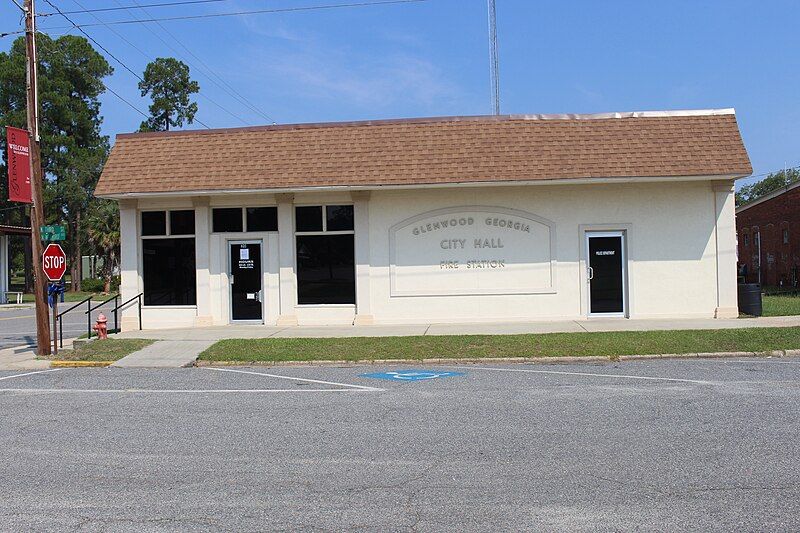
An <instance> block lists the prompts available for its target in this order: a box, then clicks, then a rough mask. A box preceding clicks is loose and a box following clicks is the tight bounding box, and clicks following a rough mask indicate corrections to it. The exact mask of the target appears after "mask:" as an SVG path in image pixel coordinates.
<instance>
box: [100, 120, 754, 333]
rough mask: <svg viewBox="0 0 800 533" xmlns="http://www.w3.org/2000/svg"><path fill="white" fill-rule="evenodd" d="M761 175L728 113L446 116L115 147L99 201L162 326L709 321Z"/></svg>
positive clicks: (177, 137) (121, 141)
mask: <svg viewBox="0 0 800 533" xmlns="http://www.w3.org/2000/svg"><path fill="white" fill-rule="evenodd" d="M750 173H751V166H750V162H749V159H748V156H747V152H746V151H745V148H744V145H743V143H742V139H741V136H740V133H739V129H738V126H737V123H736V117H735V115H734V112H733V111H732V110H703V111H670V112H639V113H611V114H598V115H515V116H489V117H445V118H419V119H406V120H379V121H369V122H345V123H327V124H296V125H279V126H265V127H252V128H237V129H219V130H206V131H178V132H163V133H134V134H124V135H118V136H117V140H116V144H115V145H114V148H113V150H112V151H111V155H110V157H109V160H108V163H107V164H106V166H105V169H104V171H103V174H102V176H101V178H100V182H99V184H98V186H97V190H96V194H97V195H98V196H102V197H105V198H113V199H115V200H118V201H119V205H120V216H121V242H122V288H121V290H122V297H123V299H126V300H127V299H129V298H134V297H136V296H137V295H139V294H141V295H142V303H143V306H142V319H143V325H144V327H145V328H165V327H187V326H209V325H225V324H231V323H240V322H241V323H253V324H266V325H295V324H297V325H321V324H391V323H424V322H478V321H486V322H491V321H495V322H496V321H539V320H559V319H571V320H572V319H578V320H580V319H590V318H592V317H618V318H619V319H625V318H662V317H684V318H688V317H704V318H705V317H708V318H710V317H736V316H738V312H737V302H736V274H737V272H736V231H735V222H734V193H733V184H734V180H736V179H737V178H740V177H743V176H747V175H749V174H750ZM137 307H138V306H136V305H133V306H131V307H130V308H128V309H127V310H126V311H125V313H124V315H123V328H124V329H131V328H135V327H138V313H137Z"/></svg>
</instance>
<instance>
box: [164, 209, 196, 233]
mask: <svg viewBox="0 0 800 533" xmlns="http://www.w3.org/2000/svg"><path fill="white" fill-rule="evenodd" d="M169 234H170V235H194V209H188V210H186V211H170V212H169Z"/></svg>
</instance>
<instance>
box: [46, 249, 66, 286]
mask: <svg viewBox="0 0 800 533" xmlns="http://www.w3.org/2000/svg"><path fill="white" fill-rule="evenodd" d="M42 269H43V270H44V275H45V276H47V279H49V280H50V281H60V280H61V278H63V277H64V273H66V271H67V255H66V254H65V253H64V250H62V249H61V246H59V245H58V244H54V243H50V244H48V245H47V248H45V249H44V253H42Z"/></svg>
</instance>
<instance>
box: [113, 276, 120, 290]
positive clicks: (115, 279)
mask: <svg viewBox="0 0 800 533" xmlns="http://www.w3.org/2000/svg"><path fill="white" fill-rule="evenodd" d="M121 282H122V279H121V277H120V276H113V277H112V278H111V292H119V284H120V283H121Z"/></svg>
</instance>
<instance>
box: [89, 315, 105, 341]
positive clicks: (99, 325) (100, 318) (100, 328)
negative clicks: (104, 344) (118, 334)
mask: <svg viewBox="0 0 800 533" xmlns="http://www.w3.org/2000/svg"><path fill="white" fill-rule="evenodd" d="M107 323H108V319H107V318H106V315H104V314H103V313H100V314H99V315H97V322H96V323H95V325H94V327H93V328H92V329H93V330H95V331H96V332H97V338H98V339H107V338H108V326H107Z"/></svg>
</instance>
